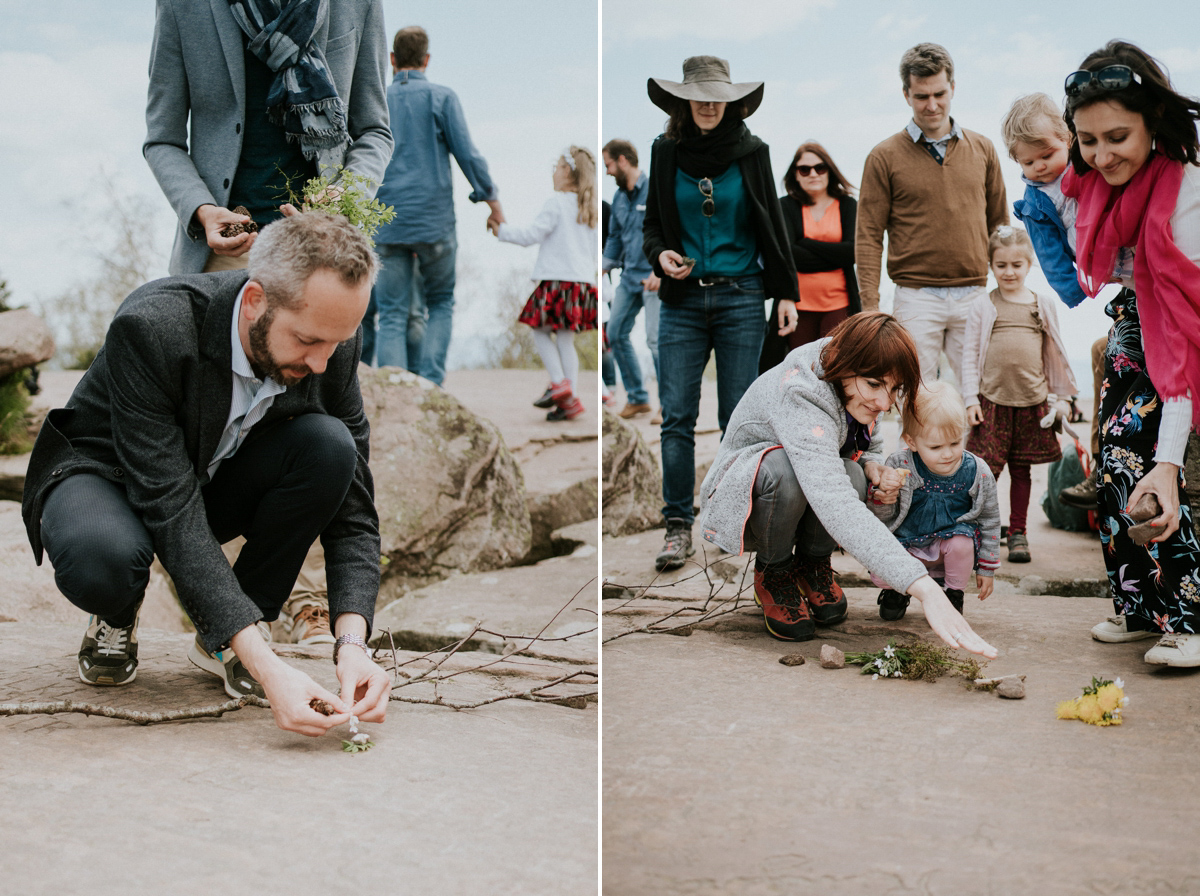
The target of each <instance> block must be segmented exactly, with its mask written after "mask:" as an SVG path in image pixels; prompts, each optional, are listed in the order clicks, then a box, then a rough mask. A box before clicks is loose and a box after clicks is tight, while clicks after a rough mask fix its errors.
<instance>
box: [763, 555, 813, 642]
mask: <svg viewBox="0 0 1200 896" xmlns="http://www.w3.org/2000/svg"><path fill="white" fill-rule="evenodd" d="M754 602H755V603H757V604H758V605H759V606H760V607H762V611H763V621H764V622H765V623H766V625H767V633H768V634H770V635H771V637H773V638H778V639H779V640H780V641H807V640H809V639H810V638H812V637H813V635H815V634H816V631H817V626H816V624H815V623H814V622H813V618H812V613H811V612H810V611H809V608H808V602H807V601H806V600H805V599H804V593H803V592H802V591H801V590H800V589H799V587H797V585H796V579H795V577H794V576H793V575H792V572H791V569H789V568H788V567H787V566H786V565H783V566H759V565H758V564H757V563H756V564H755V565H754Z"/></svg>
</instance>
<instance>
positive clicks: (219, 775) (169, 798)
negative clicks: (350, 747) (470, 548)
mask: <svg viewBox="0 0 1200 896" xmlns="http://www.w3.org/2000/svg"><path fill="white" fill-rule="evenodd" d="M75 376H77V375H73V374H45V375H44V376H43V385H44V386H45V394H44V395H43V396H40V397H39V402H40V403H42V404H44V405H49V406H57V405H59V404H61V403H63V401H65V398H66V396H67V395H69V393H70V389H71V388H72V386H73V382H74V377H75ZM544 379H545V377H544V374H542V373H540V372H537V371H460V372H455V373H452V374H450V375H449V377H448V378H447V383H446V387H447V391H448V392H450V393H451V394H452V395H455V396H458V397H459V398H460V399H461V400H462V401H463V403H464V404H466V405H467V406H468V407H469V408H470V409H471V410H474V411H476V412H477V413H479V414H480V415H481V416H483V417H485V418H486V419H487V420H491V421H493V422H494V423H495V424H496V425H497V426H498V427H499V430H500V432H501V434H502V435H503V438H504V442H505V443H506V445H507V447H508V449H509V452H510V453H511V454H512V456H513V457H514V458H516V460H517V463H518V464H519V465H520V467H521V472H522V473H523V477H524V483H525V489H526V495H527V497H528V500H529V502H530V508H531V510H533V509H534V508H535V507H536V508H539V509H538V513H536V514H534V515H535V516H536V517H537V518H538V520H540V523H535V526H536V525H538V524H540V525H541V526H542V527H543V528H546V527H551V529H552V531H547V532H546V533H545V536H546V537H545V538H543V539H542V542H543V543H544V544H548V545H550V546H551V548H550V549H549V553H550V556H546V557H544V558H541V560H540V562H536V563H534V562H529V563H528V565H522V566H516V567H510V568H505V569H498V570H484V571H479V572H474V573H470V574H467V575H456V576H452V577H450V578H448V579H445V580H444V581H440V582H437V583H434V584H432V585H430V586H428V587H427V588H424V589H417V590H415V591H407V590H400V591H398V592H396V593H398V594H400V596H399V597H398V599H396V600H394V601H392V602H391V605H390V606H381V607H380V608H379V610H378V615H377V631H379V632H382V631H383V630H385V629H387V630H390V631H391V632H392V633H393V636H394V637H393V639H392V641H391V642H389V641H387V640H385V641H384V644H383V647H382V648H381V650H380V651H379V658H380V661H381V662H382V663H384V664H385V665H387V666H389V667H390V666H391V665H392V662H393V656H394V657H395V660H396V661H398V662H399V664H400V667H401V672H400V675H399V676H398V677H397V681H398V682H400V683H401V687H399V688H398V689H397V690H396V691H394V696H395V697H396V698H397V701H396V702H393V703H392V705H391V708H390V710H389V714H388V719H387V721H386V722H385V723H383V724H381V725H373V726H364V727H365V728H367V729H369V730H370V734H371V736H372V738H373V739H374V741H375V744H376V746H375V747H374V748H373V749H371V750H370V751H369V752H366V753H363V754H357V755H351V754H347V753H344V752H342V745H341V738H342V737H345V736H347V735H346V732H344V731H338V732H332V733H331V734H330V735H328V736H326V737H323V738H320V739H316V740H309V739H307V738H304V737H300V736H297V735H290V734H286V733H284V732H281V731H279V730H278V729H277V728H276V727H275V725H274V723H273V722H272V720H271V717H270V713H269V711H266V710H262V709H257V708H244V709H241V710H237V711H235V712H232V713H229V714H226V715H223V716H221V717H220V718H212V719H203V720H193V721H184V722H172V723H162V724H153V725H148V726H144V727H143V726H139V725H136V724H133V723H130V722H125V721H117V720H113V719H106V718H97V717H90V716H84V715H79V714H55V715H18V716H12V717H8V718H0V732H3V733H2V735H0V737H2V739H3V743H4V756H5V759H4V761H3V762H0V781H2V784H0V792H2V793H3V794H4V796H3V797H0V804H2V805H3V808H4V811H3V812H0V841H2V842H3V843H4V844H5V847H6V848H5V849H4V850H3V853H4V855H3V857H0V869H2V870H3V874H4V880H5V884H4V889H5V891H6V892H24V893H31V894H43V893H45V894H49V893H54V894H58V893H62V892H73V891H75V890H87V891H88V892H92V893H96V894H110V893H111V894H127V893H131V892H133V893H143V892H145V893H152V892H164V893H167V892H171V893H175V892H178V893H192V892H201V891H208V890H210V889H211V888H212V886H213V885H214V881H219V883H218V884H217V885H218V886H220V887H221V888H222V889H223V890H226V891H228V892H232V893H250V892H256V893H264V892H267V893H277V892H290V893H295V894H309V893H314V894H315V893H329V892H337V891H339V890H349V889H355V890H358V889H360V888H363V887H367V888H371V889H372V890H380V891H382V890H383V889H384V888H386V889H387V890H388V891H399V892H445V893H475V892H489V893H512V894H555V896H557V894H586V893H594V892H595V887H596V884H595V881H596V877H597V850H596V836H597V831H596V819H597V805H596V795H597V767H596V741H597V734H598V732H597V706H596V702H595V700H594V698H589V697H585V696H582V695H585V694H588V693H591V692H594V691H595V690H596V671H597V650H596V641H595V635H594V634H592V633H590V632H591V631H592V630H594V628H595V625H596V615H595V606H596V597H595V595H596V569H597V555H598V554H597V531H598V527H597V523H596V521H595V509H594V508H595V492H596V484H595V483H596V460H595V458H596V445H597V428H598V418H597V414H596V411H595V409H594V408H589V410H588V413H587V414H586V415H585V416H584V417H582V418H580V419H579V420H576V421H572V422H570V423H558V424H552V423H547V422H546V421H545V420H544V412H540V411H537V410H536V409H534V408H532V407H530V404H529V403H530V401H532V399H533V398H535V397H537V396H538V395H539V394H540V393H541V390H542V389H543V388H544V386H545V383H544ZM582 379H583V388H584V389H586V390H589V391H588V392H587V393H586V394H592V393H594V392H595V388H596V376H595V374H584V375H583V376H582ZM589 404H590V403H589ZM23 468H24V461H23V459H22V458H12V459H6V460H5V461H3V462H2V463H0V487H5V486H6V487H8V488H9V489H11V488H12V487H13V483H14V482H18V483H19V478H20V476H21V474H22V471H23ZM589 489H590V494H591V496H592V497H591V498H590V502H591V503H590V505H587V504H586V503H585V504H581V503H580V502H581V500H584V499H583V498H582V497H581V496H583V495H586V494H587V493H588V490H589ZM10 493H11V492H10ZM581 507H590V508H591V510H590V516H586V517H584V519H583V520H582V521H579V517H580V515H581V513H583V512H584V511H583V510H581ZM564 520H571V523H569V524H565V525H559V523H562V522H563V521H564ZM536 559H538V558H534V557H529V558H526V560H527V562H528V561H533V560H536ZM0 571H2V574H3V576H4V578H5V582H6V587H5V588H4V589H3V590H0V623H2V624H0V670H2V671H0V703H4V704H11V703H18V702H20V703H29V702H53V701H63V700H71V701H77V702H90V703H100V704H106V705H109V706H114V707H119V708H123V709H132V710H140V711H148V712H163V711H166V710H170V709H180V708H197V707H205V706H211V705H215V704H220V703H223V702H224V701H225V700H226V697H225V695H224V693H223V691H222V690H221V688H220V686H219V683H218V682H217V681H216V679H214V678H212V677H211V676H209V675H207V674H205V673H203V672H201V671H200V670H198V669H196V668H195V667H194V666H192V665H191V664H190V663H189V662H188V661H187V659H186V653H187V648H188V645H189V643H190V640H191V637H192V636H191V635H189V634H187V632H186V630H185V629H186V625H185V621H184V620H183V619H182V617H181V615H180V613H179V611H178V608H177V605H176V604H175V603H174V600H173V598H172V597H171V595H170V592H169V590H168V589H167V587H166V585H165V582H164V581H163V580H161V579H158V580H156V581H155V582H153V583H152V586H151V589H150V592H149V593H148V597H147V603H146V607H145V610H144V611H143V616H142V624H141V627H140V631H139V635H140V660H141V664H140V666H139V673H138V677H137V680H136V681H135V682H133V683H132V684H130V685H129V686H127V687H124V688H118V689H104V690H100V689H96V688H91V687H88V686H86V685H83V684H81V683H80V682H79V680H78V678H77V675H76V672H75V653H76V651H77V650H78V645H79V639H80V637H81V636H82V633H83V628H84V625H85V622H86V620H85V617H84V616H83V614H82V613H80V612H79V611H76V610H75V609H74V608H72V607H71V606H70V605H69V604H68V603H67V602H66V601H65V600H64V599H63V598H62V597H61V596H59V595H58V592H57V590H56V589H55V588H54V582H53V571H52V570H51V569H50V568H49V566H48V565H44V566H42V567H37V566H35V565H34V564H33V561H32V556H31V553H30V550H29V546H28V543H27V542H26V540H25V536H24V531H23V529H22V527H21V523H20V511H19V505H18V504H16V503H15V502H11V501H0ZM393 596H395V594H393ZM468 636H470V637H468ZM464 639H466V640H465V642H464V643H463V645H462V647H461V648H460V649H459V650H458V652H455V653H454V654H453V655H452V656H450V657H449V658H448V659H445V660H444V662H443V663H442V664H441V665H440V666H439V668H438V670H437V672H436V673H433V672H431V670H432V667H433V665H434V663H433V662H432V661H430V660H423V659H421V657H422V655H423V654H425V653H426V652H427V651H430V650H433V649H435V648H437V647H441V646H443V645H446V644H450V643H455V642H458V641H463V640H464ZM393 643H394V644H395V652H394V654H393V650H392V644H393ZM276 649H277V652H279V653H281V654H282V655H284V656H285V657H287V658H288V661H289V662H291V663H294V664H295V665H297V666H298V667H300V668H302V669H304V670H305V671H307V672H309V674H311V675H312V676H313V677H314V678H316V679H317V680H318V681H320V682H322V683H323V684H325V685H326V686H327V687H336V681H335V679H334V676H333V668H332V665H331V664H330V662H329V656H328V648H310V649H301V648H296V647H292V646H288V645H277V646H276ZM443 656H444V654H442V655H439V658H441V657H443ZM485 667H486V668H485ZM422 675H424V676H426V677H425V678H424V680H422V681H420V682H416V681H415V679H416V678H418V677H420V676H422ZM434 678H437V679H439V680H438V681H437V682H436V683H435V682H433V680H432V679H434ZM556 682H557V683H556ZM536 689H541V690H536ZM531 691H533V692H535V694H534V696H540V697H542V698H543V699H558V698H573V699H563V700H561V701H560V702H555V703H549V702H543V701H535V700H530V699H503V700H501V701H500V702H491V703H487V704H486V705H482V706H480V707H479V708H474V709H468V710H462V711H455V709H453V708H451V707H453V706H466V705H472V704H481V703H484V702H485V701H490V700H495V699H496V698H503V697H505V696H506V695H509V694H525V693H529V692H531ZM576 695H578V696H576ZM414 700H415V701H425V702H408V701H414ZM433 700H438V701H440V702H441V703H442V704H444V705H434V704H431V703H430V702H428V701H433ZM217 869H219V872H217ZM214 873H219V877H215V876H214Z"/></svg>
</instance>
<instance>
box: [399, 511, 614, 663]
mask: <svg viewBox="0 0 1200 896" xmlns="http://www.w3.org/2000/svg"><path fill="white" fill-rule="evenodd" d="M595 533H596V523H595V521H591V522H587V523H579V524H577V525H575V526H570V527H568V528H567V529H565V530H560V535H562V536H564V537H569V538H571V540H572V541H577V542H579V546H578V547H577V548H576V549H575V550H574V551H573V552H572V553H571V554H569V555H566V556H562V557H552V558H550V559H549V560H543V561H542V562H541V563H538V564H535V565H533V566H515V567H511V568H509V569H496V570H491V571H489V572H481V573H471V574H469V575H459V576H453V577H451V578H449V579H446V580H445V581H443V582H438V583H436V584H434V585H430V586H428V587H426V588H421V589H418V590H417V591H413V592H411V593H409V594H407V595H405V596H403V597H401V598H400V599H399V600H397V601H395V602H394V603H391V604H388V605H387V606H386V607H382V608H380V609H379V610H377V612H376V614H375V629H376V631H377V632H382V631H383V630H384V629H389V630H390V631H391V632H392V633H393V636H394V637H395V638H399V639H401V643H403V644H405V645H406V646H409V645H412V646H414V647H415V646H417V645H419V646H420V649H425V650H431V649H433V648H434V647H435V646H440V645H442V644H446V643H448V642H450V641H452V640H454V639H457V638H465V637H467V636H468V635H471V637H472V640H473V641H477V642H479V645H480V646H481V647H482V649H486V650H492V651H495V652H508V651H510V650H513V649H519V650H520V651H521V653H523V654H524V653H529V654H532V655H534V656H544V657H550V658H560V659H563V660H566V661H569V662H573V663H581V664H589V665H590V664H594V663H595V662H596V661H597V658H598V656H597V655H598V649H597V635H596V634H595V629H596V625H597V619H596V590H597V589H596V561H597V551H596V534H595ZM476 626H482V627H483V628H485V629H487V630H488V631H487V632H479V633H475V634H472V632H473V631H474V629H475V628H476ZM543 630H544V631H543ZM539 632H541V633H542V637H543V638H547V639H556V640H545V641H538V642H537V643H533V644H528V645H526V639H528V638H533V637H535V636H537V635H538V634H539ZM589 633H590V634H589ZM561 639H565V640H561ZM381 643H386V642H381Z"/></svg>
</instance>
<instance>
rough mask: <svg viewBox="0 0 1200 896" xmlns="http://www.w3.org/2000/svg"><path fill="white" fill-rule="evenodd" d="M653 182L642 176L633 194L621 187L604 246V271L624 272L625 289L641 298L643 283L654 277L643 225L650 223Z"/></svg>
mask: <svg viewBox="0 0 1200 896" xmlns="http://www.w3.org/2000/svg"><path fill="white" fill-rule="evenodd" d="M649 192H650V178H648V177H647V176H646V172H645V171H641V172H638V179H637V183H635V184H634V185H633V189H632V190H626V189H625V188H624V187H617V192H616V193H615V194H613V201H612V217H611V218H609V222H608V241H607V242H606V243H605V244H604V270H606V271H608V270H612V269H613V268H620V269H621V285H622V286H623V287H625V289H626V290H627V291H628V292H631V293H637V294H640V293H641V291H642V281H643V280H645V279H646V278H647V277H649V276H650V275H651V274H653V273H654V270H653V268H651V267H650V262H649V260H648V259H647V258H646V253H645V252H643V251H642V223H643V222H644V221H645V219H646V196H647V195H648V194H649Z"/></svg>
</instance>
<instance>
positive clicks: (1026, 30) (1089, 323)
mask: <svg viewBox="0 0 1200 896" xmlns="http://www.w3.org/2000/svg"><path fill="white" fill-rule="evenodd" d="M1134 10H1136V15H1135V14H1134V12H1133V11H1134ZM1114 37H1120V38H1123V39H1127V40H1131V41H1133V42H1134V43H1137V44H1139V45H1140V46H1142V47H1143V48H1144V49H1145V50H1147V51H1148V52H1149V53H1151V54H1152V55H1154V56H1155V57H1157V58H1158V59H1160V60H1161V61H1162V62H1164V63H1165V64H1166V66H1167V67H1168V69H1169V70H1170V74H1171V76H1172V79H1173V81H1174V83H1175V85H1176V87H1177V88H1179V89H1180V90H1182V91H1184V92H1187V93H1190V94H1192V95H1200V16H1198V15H1197V13H1196V7H1195V6H1194V4H1191V3H1186V4H1185V3H1184V2H1181V0H1174V2H1160V0H1143V2H1139V3H1130V2H1128V0H1122V2H1115V0H1093V2H1084V3H1070V4H1049V3H1028V2H1015V3H984V2H976V0H972V2H965V0H951V2H946V0H926V2H913V0H886V2H885V0H738V2H728V0H651V2H645V0H604V28H603V66H604V68H603V81H604V96H603V102H602V107H601V112H602V126H601V145H603V143H604V142H606V141H607V140H610V139H612V138H613V137H625V138H627V139H630V140H632V141H633V142H634V144H635V145H636V146H637V148H638V150H639V152H641V153H643V154H644V155H645V157H646V159H647V160H648V159H649V147H650V143H651V142H652V141H653V139H654V137H655V136H657V135H658V134H659V133H660V132H661V131H662V125H663V122H664V119H665V117H666V116H665V115H664V114H663V113H662V112H661V111H660V110H659V109H658V108H657V107H655V106H654V105H653V104H652V103H651V102H650V100H649V98H648V97H647V96H646V79H647V78H648V77H657V78H667V79H669V80H672V81H679V80H682V72H681V63H682V62H683V60H684V58H686V57H688V56H693V55H713V56H721V57H724V58H725V59H728V60H729V62H730V69H731V74H732V77H733V80H734V81H765V82H766V90H765V93H764V98H763V104H762V106H761V107H760V108H759V110H758V111H757V112H756V113H755V114H754V115H753V117H751V118H750V119H749V120H748V122H747V124H748V125H749V127H750V129H751V130H752V131H753V132H754V133H755V134H757V135H758V136H759V137H761V138H762V139H764V140H765V141H766V142H767V143H768V144H770V146H771V161H772V164H773V166H774V168H775V172H776V175H777V178H779V177H782V174H783V168H782V166H783V165H785V164H786V163H787V162H789V161H790V160H791V156H792V153H793V152H794V151H795V148H796V146H798V145H799V144H800V143H802V142H803V141H805V140H807V139H815V140H818V141H820V142H821V143H823V144H824V145H825V147H826V148H827V149H828V150H829V151H830V153H831V155H832V156H833V158H834V160H835V161H836V162H837V164H838V167H839V168H841V170H842V172H843V173H844V174H845V175H846V177H847V178H849V179H850V180H851V181H852V182H854V183H855V184H857V183H858V182H859V180H860V179H861V175H862V168H863V162H864V161H865V159H866V156H867V154H868V153H869V152H870V151H871V148H872V147H873V146H874V145H875V144H876V143H878V142H879V141H881V140H883V139H884V138H885V137H887V136H889V135H891V134H893V133H895V132H896V131H898V130H900V128H901V127H903V126H904V124H905V122H906V121H907V120H908V119H909V118H910V117H911V116H910V113H909V109H908V107H907V106H906V105H905V104H904V99H903V97H902V95H901V89H900V76H899V72H898V66H899V62H900V56H901V55H902V54H903V53H904V51H905V50H906V49H908V48H909V47H911V46H912V45H913V44H916V43H920V42H921V41H934V42H937V43H940V44H942V45H944V46H945V47H946V48H947V49H948V50H949V51H950V55H951V56H952V57H953V58H954V63H955V85H956V89H955V95H954V100H953V105H952V109H951V112H952V114H953V116H954V119H955V121H957V122H958V123H959V124H960V125H962V126H963V127H966V128H970V129H971V130H974V131H978V132H980V133H982V134H984V135H985V136H987V137H989V138H990V139H991V140H992V141H993V142H994V143H995V144H996V147H997V151H998V153H999V154H1000V156H1001V157H1002V165H1003V166H1004V172H1005V180H1006V184H1007V188H1008V194H1009V200H1010V204H1011V201H1012V200H1013V199H1015V198H1019V197H1020V195H1021V193H1022V192H1023V191H1024V188H1023V186H1022V184H1021V182H1020V174H1019V171H1018V169H1017V165H1016V163H1015V162H1013V161H1011V160H1010V159H1009V158H1008V157H1007V154H1006V153H1005V150H1004V148H1003V145H1002V143H1001V140H1000V121H1001V119H1002V118H1003V116H1004V113H1005V112H1006V111H1007V109H1008V106H1009V104H1010V103H1011V102H1012V100H1013V99H1015V98H1016V97H1017V96H1020V95H1021V94H1024V93H1031V92H1034V91H1043V92H1045V93H1048V94H1050V96H1052V97H1054V98H1055V99H1060V98H1061V97H1062V82H1063V79H1064V78H1065V77H1066V75H1067V74H1068V73H1070V72H1071V71H1074V70H1075V69H1077V68H1078V67H1079V62H1080V61H1081V60H1082V59H1083V58H1084V57H1085V56H1086V55H1087V54H1088V53H1089V52H1091V51H1092V50H1094V49H1096V48H1097V47H1100V46H1102V45H1103V44H1104V43H1105V42H1106V41H1108V40H1109V39H1111V38H1114ZM613 188H614V184H613V181H612V179H611V178H606V179H605V190H604V193H605V196H606V197H611V194H612V192H613ZM780 190H781V191H782V187H781V188H780ZM1029 284H1030V286H1031V287H1032V288H1033V289H1035V290H1039V291H1040V290H1042V289H1045V288H1047V287H1046V286H1045V280H1044V279H1043V278H1042V277H1041V273H1040V272H1039V271H1034V273H1033V274H1031V275H1030V279H1029ZM883 302H884V307H885V308H890V303H891V287H890V286H885V289H884V290H883ZM1085 306H1086V307H1082V308H1081V309H1080V310H1075V311H1068V309H1066V308H1065V306H1064V308H1063V311H1064V314H1063V315H1061V321H1060V322H1061V323H1062V325H1063V329H1064V335H1065V336H1066V337H1067V339H1068V343H1069V348H1070V351H1071V354H1072V356H1073V357H1077V358H1079V359H1080V360H1086V358H1087V354H1086V349H1087V346H1088V345H1089V344H1090V342H1091V341H1092V340H1093V339H1094V338H1096V337H1097V336H1099V335H1101V334H1102V333H1103V332H1104V331H1105V329H1106V328H1107V318H1105V317H1104V315H1103V309H1102V302H1100V301H1092V302H1088V303H1085ZM1077 375H1078V373H1077ZM1089 388H1090V387H1089Z"/></svg>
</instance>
